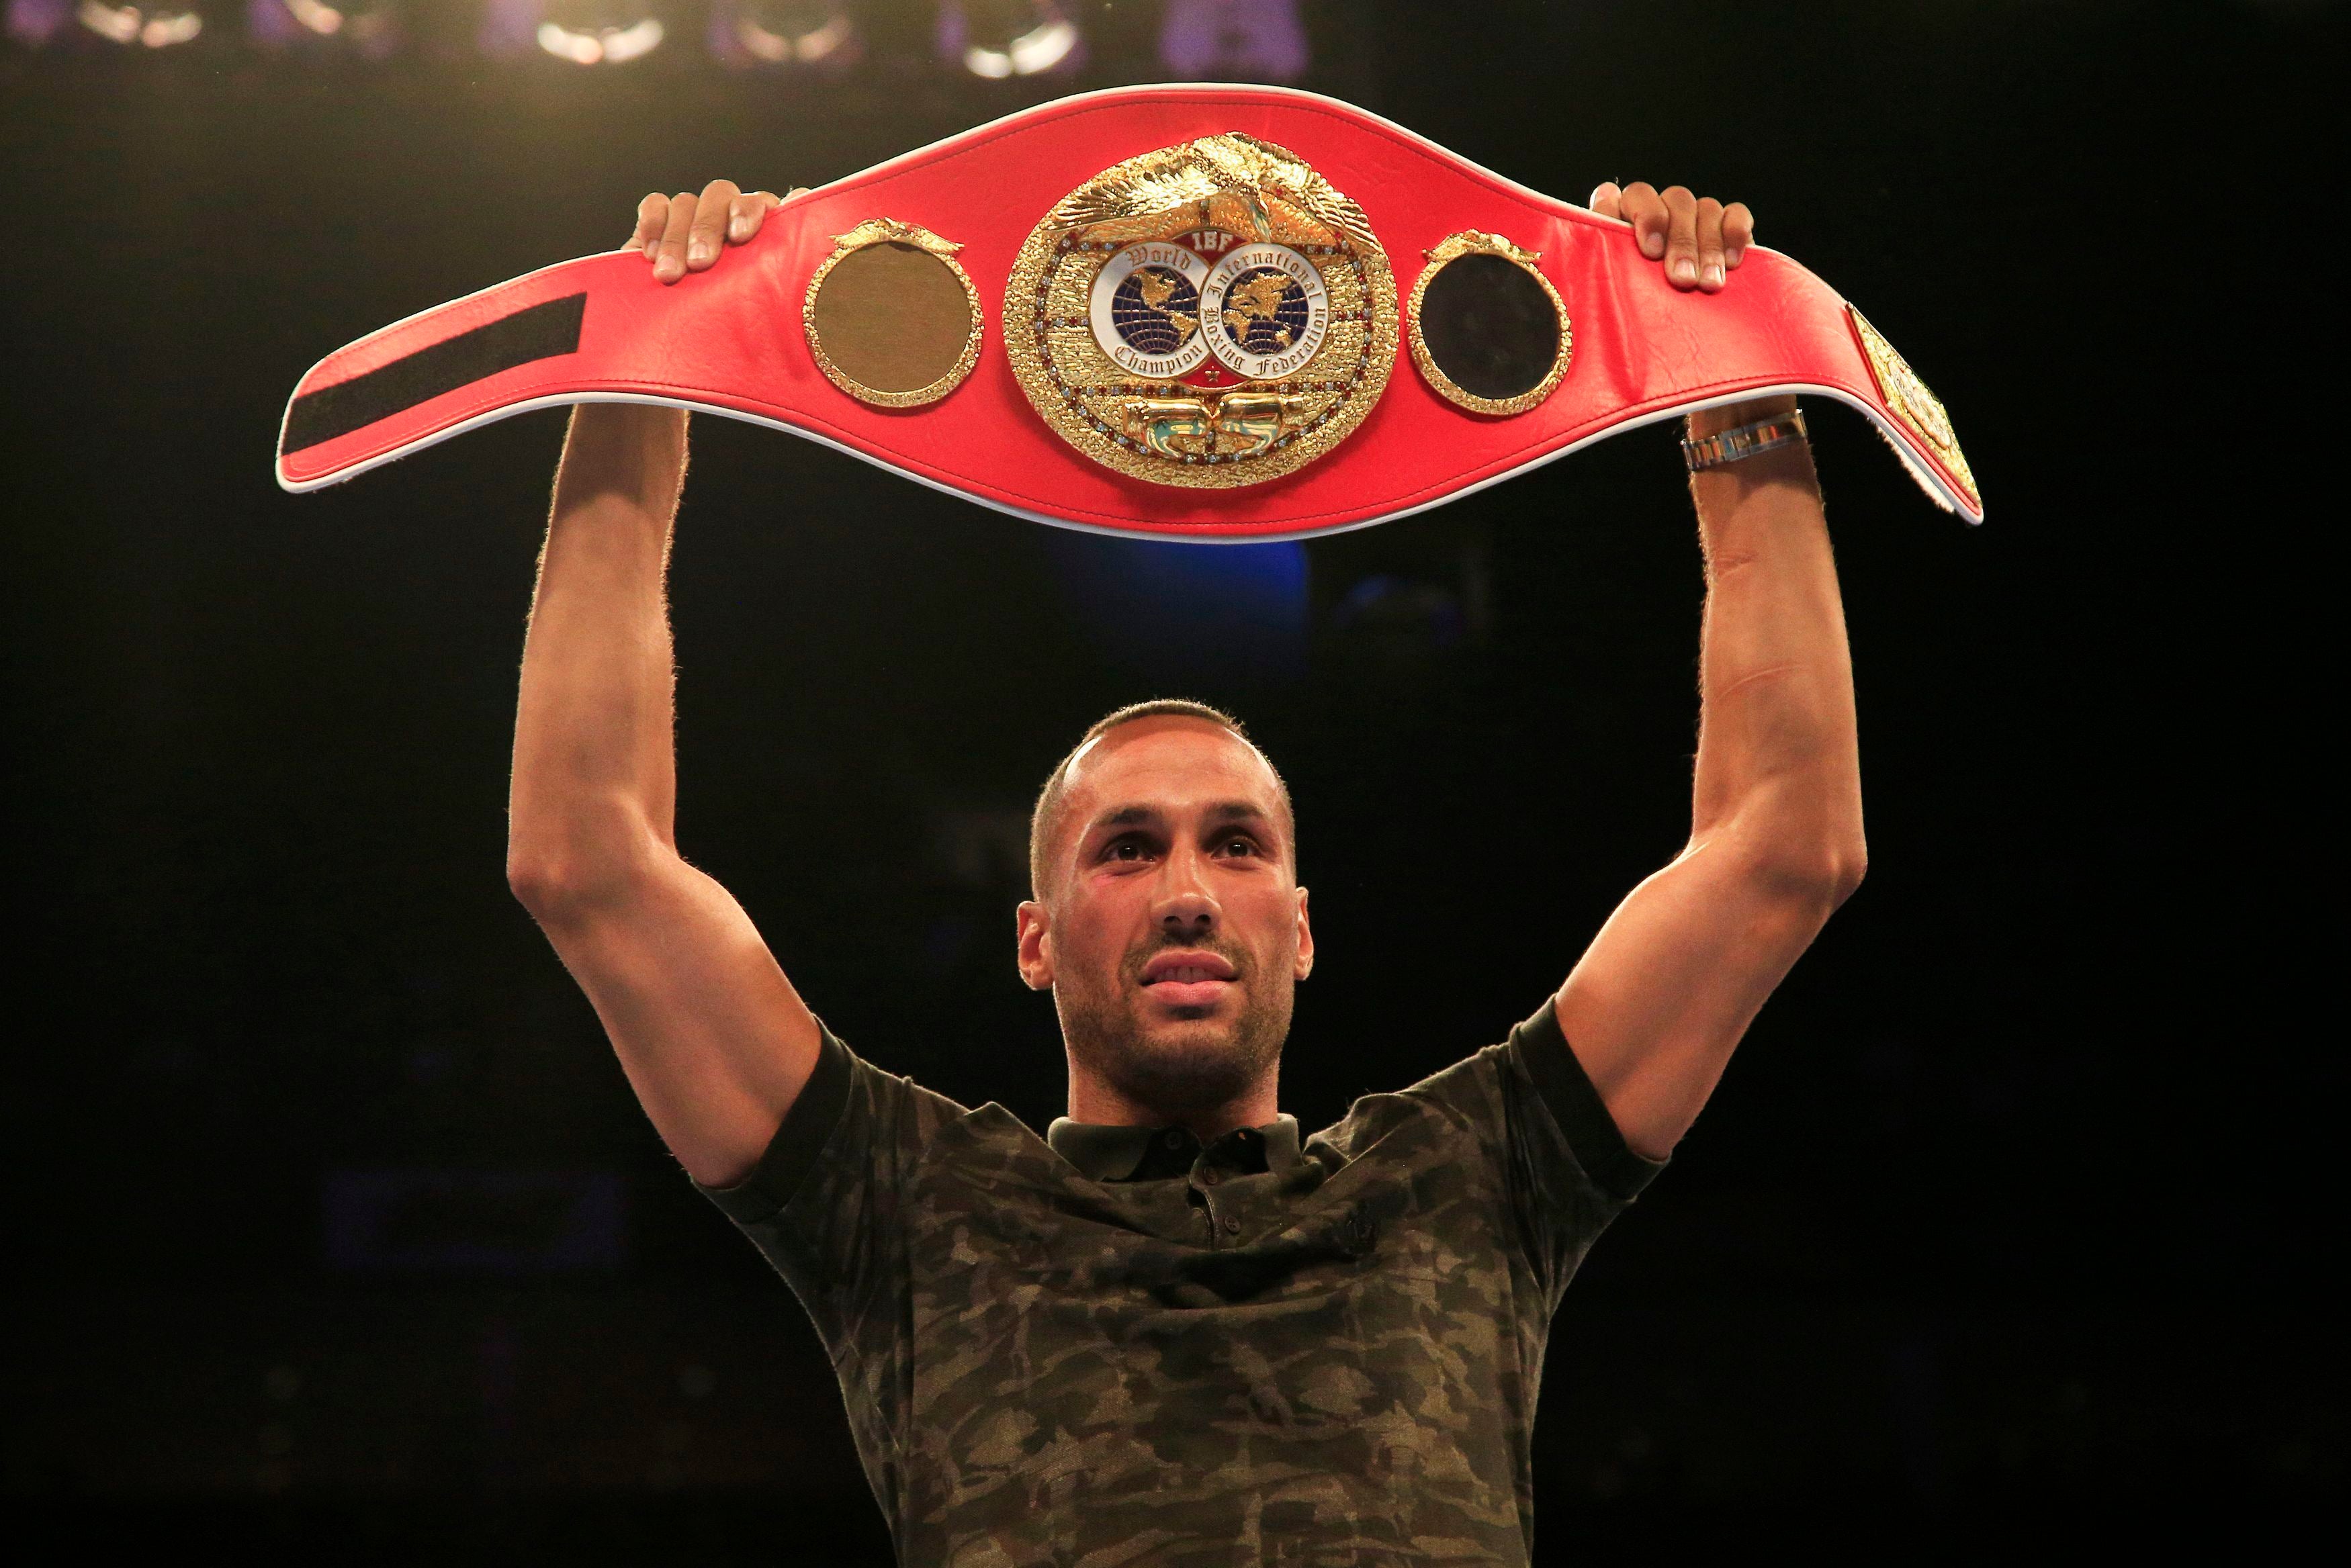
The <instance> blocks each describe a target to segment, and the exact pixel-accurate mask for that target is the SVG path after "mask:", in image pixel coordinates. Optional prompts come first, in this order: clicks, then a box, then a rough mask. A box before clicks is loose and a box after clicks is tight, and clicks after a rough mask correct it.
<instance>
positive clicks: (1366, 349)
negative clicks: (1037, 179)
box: [1004, 132, 1397, 490]
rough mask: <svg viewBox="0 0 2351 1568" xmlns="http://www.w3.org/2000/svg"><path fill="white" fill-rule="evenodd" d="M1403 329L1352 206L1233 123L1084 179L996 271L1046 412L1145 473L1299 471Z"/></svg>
mask: <svg viewBox="0 0 2351 1568" xmlns="http://www.w3.org/2000/svg"><path fill="white" fill-rule="evenodd" d="M1396 342H1397V331H1396V296H1395V278H1394V276H1393V275H1391V274H1390V273H1389V271H1388V263H1387V254H1386V253H1385V252H1384V251H1383V250H1382V249H1381V248H1380V244H1379V241H1378V240H1377V239H1376V238H1375V237H1374V235H1373V234H1372V230H1371V225H1370V223H1369V222H1368V221H1367V220H1366V219H1365V218H1364V212H1363V209H1362V208H1361V207H1358V206H1357V205H1356V204H1355V203H1354V202H1352V201H1350V200H1348V199H1347V197H1346V196H1344V195H1343V194H1342V193H1341V192H1338V191H1336V190H1334V189H1333V188H1332V185H1331V183H1330V182H1328V181H1327V180H1325V179H1323V177H1322V175H1321V174H1319V173H1317V172H1316V171H1314V170H1313V169H1312V168H1311V166H1309V165H1308V164H1307V162H1306V161H1304V160H1303V159H1301V158H1300V157H1299V156H1298V155H1297V154H1296V153H1293V152H1290V151H1287V150H1286V149H1283V148H1280V147H1277V146H1275V145H1273V144H1272V143H1270V142H1266V141H1259V140H1256V139H1255V138H1253V137H1249V136H1244V135H1241V134H1239V133H1238V132H1228V133H1227V134H1225V135H1221V136H1207V137H1201V138H1199V139H1197V140H1193V141H1187V142H1183V143H1180V144H1178V145H1175V146H1173V147H1163V148H1159V149H1156V150H1155V151H1150V152H1146V153H1143V154H1141V155H1140V156H1137V157H1134V158H1130V159H1127V160H1126V161H1123V162H1121V163H1118V164H1115V165H1113V166H1112V167H1111V168H1109V169H1106V170H1104V171H1102V172H1101V173H1100V174H1097V175H1096V176H1094V177H1093V178H1092V180H1089V181H1087V182H1085V183H1084V184H1083V185H1081V186H1080V187H1079V188H1078V189H1077V190H1075V191H1073V192H1071V193H1070V194H1069V195H1067V196H1065V197H1063V198H1062V199H1061V202H1058V203H1056V204H1055V205H1054V207H1053V209H1052V210H1051V211H1050V213H1046V214H1045V216H1044V219H1043V221H1042V222H1040V223H1039V224H1038V225H1037V227H1036V229H1035V230H1034V231H1032V232H1031V233H1030V234H1029V238H1028V241H1027V242H1026V243H1025V244H1022V246H1021V247H1020V254H1019V257H1018V258H1017V259H1016V260H1015V261H1014V263H1013V266H1012V272H1011V275H1010V277H1009V278H1008V280H1007V282H1006V284H1005V287H1004V347H1005V353H1006V356H1007V357H1008V358H1009V359H1010V361H1011V365H1012V373H1013V375H1014V377H1015V378H1016V379H1019V383H1020V389H1021V390H1022V391H1023V392H1025V393H1026V394H1027V395H1028V398H1029V403H1030V405H1031V406H1033V407H1034V408H1035V409H1036V410H1037V412H1038V415H1039V416H1040V418H1042V419H1043V420H1044V421H1045V423H1046V424H1047V426H1048V427H1050V429H1051V430H1052V431H1053V432H1054V433H1055V434H1057V435H1059V436H1060V437H1061V439H1062V440H1063V441H1068V442H1069V443H1070V445H1071V446H1072V447H1075V448H1076V449H1077V450H1078V451H1079V452H1082V453H1084V454H1085V455H1086V456H1087V457H1089V458H1092V460H1093V461H1094V462H1099V463H1101V464H1102V466H1104V467H1105V468H1109V469H1112V470H1113V471H1115V472H1119V473H1123V474H1125V475H1127V476H1128V477H1130V478H1134V479H1142V480H1148V481H1150V482H1152V483H1157V484H1173V485H1181V486H1185V487H1186V488H1191V489H1203V490H1224V489H1234V488H1238V487H1239V486H1242V485H1248V484H1257V483H1262V482H1264V481H1266V480H1270V479H1277V478H1280V476H1282V475H1284V474H1288V473H1294V472H1297V471H1298V470H1299V469H1301V468H1302V467H1304V466H1305V465H1306V464H1308V463H1310V462H1314V461H1315V460H1316V459H1317V458H1319V457H1321V456H1322V455H1323V454H1324V453H1325V452H1329V451H1330V450H1331V449H1332V448H1333V447H1335V446H1337V445H1338V444H1339V442H1340V441H1343V440H1345V439H1346V437H1347V435H1348V434H1349V432H1351V431H1353V430H1354V429H1355V427H1356V426H1357V425H1359V424H1361V423H1362V422H1363V420H1364V415H1365V414H1366V413H1368V412H1369V411H1370V410H1371V407H1372V405H1373V404H1374V403H1375V402H1377V401H1378V400H1379V397H1380V394H1381V393H1382V392H1383V391H1384V390H1385V389H1386V388H1387V380H1388V375H1389V372H1390V371H1391V369H1393V368H1394V366H1395V354H1396Z"/></svg>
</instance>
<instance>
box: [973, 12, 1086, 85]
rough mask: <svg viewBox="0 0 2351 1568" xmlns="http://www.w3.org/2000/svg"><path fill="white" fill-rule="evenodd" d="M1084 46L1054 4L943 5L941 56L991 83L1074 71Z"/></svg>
mask: <svg viewBox="0 0 2351 1568" xmlns="http://www.w3.org/2000/svg"><path fill="white" fill-rule="evenodd" d="M1083 43H1084V40H1083V39H1081V37H1080V36H1078V26H1077V24H1076V23H1074V22H1072V21H1071V20H1070V18H1069V16H1068V15H1067V14H1065V13H1064V12H1063V11H1062V9H1061V6H1060V5H1056V4H1054V3H1053V0H947V3H946V4H944V5H941V6H940V7H939V53H940V54H941V55H944V56H945V57H947V58H948V59H951V60H954V61H956V62H957V63H958V64H960V65H961V66H962V67H963V68H964V69H966V70H967V71H969V72H970V73H971V74H972V75H974V76H976V77H986V78H989V79H990V80H1000V79H1002V78H1006V77H1032V76H1036V75H1038V74H1039V73H1040V72H1043V71H1053V70H1074V69H1075V68H1076V67H1078V65H1079V64H1080V62H1081V61H1082V60H1083V59H1084V58H1085V51H1084V48H1083Z"/></svg>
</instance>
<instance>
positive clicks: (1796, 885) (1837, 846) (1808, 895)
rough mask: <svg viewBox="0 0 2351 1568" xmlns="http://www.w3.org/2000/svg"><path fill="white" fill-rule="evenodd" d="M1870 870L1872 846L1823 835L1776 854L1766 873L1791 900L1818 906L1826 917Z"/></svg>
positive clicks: (1855, 838) (1824, 917)
mask: <svg viewBox="0 0 2351 1568" xmlns="http://www.w3.org/2000/svg"><path fill="white" fill-rule="evenodd" d="M1868 872H1869V846H1867V845H1866V844H1865V843H1863V842H1862V839H1861V836H1860V835H1859V834H1855V835H1854V836H1853V837H1852V838H1850V839H1842V838H1824V839H1822V840H1819V841H1818V842H1815V843H1813V844H1808V845H1806V846H1803V847H1802V848H1800V849H1792V850H1790V851H1788V852H1786V853H1785V854H1783V855H1782V856H1781V857H1777V858H1776V859H1775V861H1774V863H1773V864H1771V866H1770V867H1769V868H1768V869H1767V870H1766V872H1765V876H1766V877H1767V878H1768V879H1769V880H1770V881H1771V883H1772V885H1773V886H1774V888H1776V889H1777V890H1779V891H1781V892H1782V893H1783V894H1784V895H1786V896H1787V897H1788V898H1791V899H1792V900H1795V901H1798V902H1802V903H1803V904H1805V905H1807V906H1809V907H1811V908H1813V909H1818V910H1819V911H1820V914H1821V918H1822V919H1827V918H1828V917H1829V916H1830V915H1832V914H1834V913H1835V912H1836V910H1837V909H1838V908H1839V907H1840V906H1841V905H1843V904H1844V901H1845V900H1846V899H1847V898H1852V897H1853V895H1854V893H1855V889H1857V888H1860V886H1861V879H1862V877H1865V876H1866V875H1867V874H1868Z"/></svg>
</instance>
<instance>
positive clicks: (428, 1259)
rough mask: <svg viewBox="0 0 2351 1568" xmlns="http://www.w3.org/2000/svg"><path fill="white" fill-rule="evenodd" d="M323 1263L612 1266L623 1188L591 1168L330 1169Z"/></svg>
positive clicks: (464, 1269) (399, 1269)
mask: <svg viewBox="0 0 2351 1568" xmlns="http://www.w3.org/2000/svg"><path fill="white" fill-rule="evenodd" d="M322 1196H323V1199H324V1203H323V1208H324V1219H325V1221H326V1250H327V1261H328V1262H329V1263H330V1264H332V1265H333V1266H334V1267H336V1268H338V1269H348V1270H350V1271H353V1272H361V1273H407V1274H448V1273H459V1274H548V1273H570V1272H597V1271H602V1270H609V1269H616V1268H618V1267H620V1265H621V1262H622V1255H623V1252H624V1251H625V1247H624V1241H625V1220H626V1207H627V1206H626V1189H625V1187H624V1184H623V1182H622V1179H621V1177H620V1176H618V1175H617V1174H615V1173H613V1172H610V1171H598V1170H569V1171H567V1170H490V1171H468V1170H430V1169H427V1170H414V1169H409V1170H338V1171H332V1172H329V1174H328V1176H327V1179H326V1183H325V1189H324V1192H323V1195H322Z"/></svg>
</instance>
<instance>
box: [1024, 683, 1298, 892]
mask: <svg viewBox="0 0 2351 1568" xmlns="http://www.w3.org/2000/svg"><path fill="white" fill-rule="evenodd" d="M1143 719H1198V720H1200V721H1202V722H1206V723H1210V724H1215V725H1217V726H1219V727H1220V728H1223V729H1225V730H1228V731H1230V732H1232V736H1233V738H1234V739H1235V740H1237V741H1238V742H1241V744H1243V745H1245V746H1247V747H1248V748H1249V750H1250V751H1252V752H1255V753H1257V754H1258V757H1259V760H1260V761H1262V762H1263V763H1265V767H1266V771H1267V772H1268V773H1270V774H1272V775H1273V787H1274V793H1275V794H1276V795H1277V796H1278V797H1279V798H1280V803H1281V826H1282V831H1283V833H1284V834H1285V835H1287V836H1289V838H1290V845H1291V849H1290V854H1291V860H1292V863H1293V864H1295V862H1296V857H1297V839H1298V819H1297V814H1296V813H1295V812H1294V811H1292V810H1291V808H1290V785H1289V784H1288V783H1287V782H1286V781H1285V780H1284V779H1283V778H1282V776H1281V770H1280V768H1277V767H1275V766H1274V765H1273V759H1272V758H1271V757H1269V756H1267V755H1266V754H1265V752H1264V750H1263V749H1262V748H1261V747H1259V745H1258V743H1257V742H1255V741H1252V740H1250V739H1249V731H1248V730H1246V729H1244V728H1243V727H1242V726H1241V722H1240V721H1239V720H1238V719H1236V718H1234V717H1233V716H1232V715H1231V714H1230V713H1228V712H1226V711H1224V710H1223V709H1221V708H1211V707H1209V706H1208V705H1207V703H1206V702H1194V701H1190V700H1188V699H1186V698H1182V697H1157V698H1154V699H1152V700H1151V701H1148V702H1130V703H1128V704H1127V705H1126V706H1125V707H1123V708H1121V709H1119V710H1118V711H1115V712H1113V713H1105V714H1103V715H1102V717H1101V718H1100V719H1097V720H1095V721H1094V723H1093V726H1092V728H1091V729H1089V730H1087V732H1085V733H1084V734H1082V735H1080V736H1079V737H1078V743H1077V744H1076V745H1074V746H1071V748H1070V749H1069V752H1068V753H1067V754H1066V755H1064V756H1063V757H1062V758H1061V761H1060V762H1058V763H1054V764H1053V771H1052V772H1051V773H1050V774H1048V775H1047V776H1046V779H1045V787H1044V788H1043V789H1040V790H1039V791H1038V792H1037V805H1036V809H1035V810H1033V811H1031V812H1030V813H1029V895H1030V897H1032V898H1043V897H1044V896H1045V856H1046V854H1047V853H1048V851H1049V849H1050V846H1051V845H1052V842H1053V838H1054V836H1055V835H1056V834H1058V833H1060V832H1061V806H1062V803H1063V801H1064V800H1065V799H1066V798H1067V796H1068V794H1069V791H1070V764H1071V763H1074V762H1076V761H1077V760H1078V753H1080V752H1082V751H1084V750H1085V749H1086V748H1087V747H1088V746H1090V745H1092V744H1093V743H1094V742H1096V741H1099V740H1101V739H1102V737H1103V736H1104V735H1107V734H1109V733H1110V732H1112V731H1113V730H1115V729H1117V728H1119V727H1120V726H1121V725H1123V724H1132V723H1134V722H1137V721H1139V720H1143Z"/></svg>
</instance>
